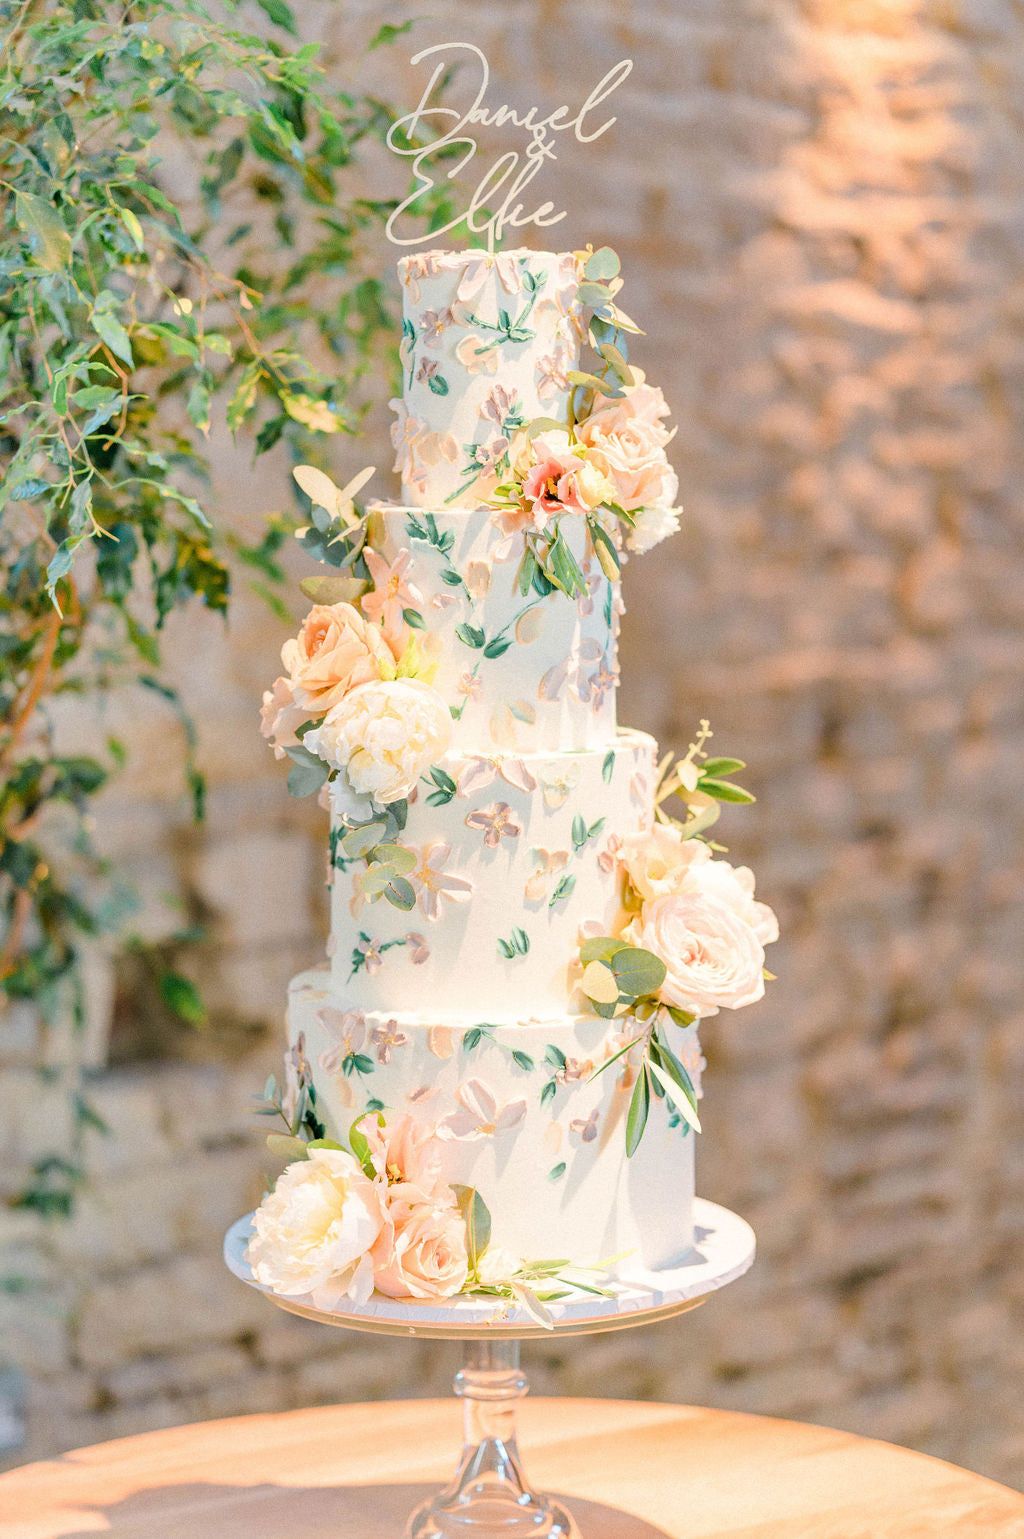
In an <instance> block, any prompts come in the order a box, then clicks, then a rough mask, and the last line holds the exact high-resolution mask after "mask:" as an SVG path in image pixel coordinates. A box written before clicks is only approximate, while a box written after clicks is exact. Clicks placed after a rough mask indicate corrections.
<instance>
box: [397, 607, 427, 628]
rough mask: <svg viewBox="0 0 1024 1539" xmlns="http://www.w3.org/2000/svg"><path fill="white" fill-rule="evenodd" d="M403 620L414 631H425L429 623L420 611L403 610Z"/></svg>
mask: <svg viewBox="0 0 1024 1539" xmlns="http://www.w3.org/2000/svg"><path fill="white" fill-rule="evenodd" d="M402 619H403V620H404V621H405V623H406V625H408V626H410V627H411V629H412V630H414V631H424V630H426V628H427V622H426V620H424V618H423V616H422V615H421V614H420V612H419V610H418V609H403V610H402Z"/></svg>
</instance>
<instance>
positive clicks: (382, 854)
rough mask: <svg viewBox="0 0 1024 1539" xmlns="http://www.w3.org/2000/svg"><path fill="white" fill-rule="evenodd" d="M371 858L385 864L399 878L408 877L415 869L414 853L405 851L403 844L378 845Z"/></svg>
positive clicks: (413, 851)
mask: <svg viewBox="0 0 1024 1539" xmlns="http://www.w3.org/2000/svg"><path fill="white" fill-rule="evenodd" d="M373 858H374V860H380V861H384V862H386V864H387V865H389V866H390V867H391V869H392V871H396V872H397V873H398V875H399V876H408V874H409V872H410V871H415V869H416V852H415V850H409V849H406V847H405V845H404V844H378V845H377V848H376V849H375V850H374V852H373Z"/></svg>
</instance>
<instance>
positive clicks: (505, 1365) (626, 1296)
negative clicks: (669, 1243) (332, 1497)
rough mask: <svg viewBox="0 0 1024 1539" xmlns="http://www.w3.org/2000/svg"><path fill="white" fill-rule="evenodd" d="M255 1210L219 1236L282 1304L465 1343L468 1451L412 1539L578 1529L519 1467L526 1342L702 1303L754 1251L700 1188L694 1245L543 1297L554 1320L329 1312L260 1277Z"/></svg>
mask: <svg viewBox="0 0 1024 1539" xmlns="http://www.w3.org/2000/svg"><path fill="white" fill-rule="evenodd" d="M251 1220H252V1215H251V1214H246V1216H245V1217H244V1218H240V1219H238V1220H237V1222H236V1223H234V1224H232V1226H231V1228H230V1229H229V1230H228V1232H227V1234H226V1235H225V1237H224V1260H225V1262H226V1263H227V1266H228V1268H229V1269H230V1270H231V1271H232V1272H233V1273H234V1274H235V1276H236V1277H239V1278H241V1280H242V1281H243V1282H244V1283H248V1285H249V1286H250V1287H251V1288H256V1289H257V1290H258V1291H259V1292H260V1293H263V1294H265V1296H266V1297H267V1298H268V1299H270V1300H271V1301H272V1302H273V1303H275V1304H277V1305H278V1306H279V1307H280V1308H282V1309H286V1310H288V1311H289V1313H291V1314H296V1315H303V1316H304V1317H305V1318H306V1319H307V1320H319V1321H321V1322H322V1323H323V1324H325V1325H341V1326H345V1327H347V1328H348V1329H349V1330H356V1331H370V1332H375V1333H377V1334H378V1335H382V1336H431V1337H435V1338H437V1339H438V1340H444V1341H463V1342H465V1344H466V1346H465V1353H464V1358H463V1364H462V1367H461V1368H460V1369H459V1371H458V1373H456V1375H455V1382H454V1389H455V1393H456V1395H458V1396H459V1397H460V1398H461V1400H462V1403H463V1411H464V1434H463V1445H462V1456H461V1458H460V1460H459V1465H458V1468H457V1470H456V1472H455V1475H454V1477H453V1478H452V1480H451V1482H450V1483H449V1484H448V1485H447V1486H445V1488H444V1489H443V1490H442V1491H439V1492H438V1494H437V1495H436V1496H435V1497H434V1498H433V1499H432V1500H431V1501H429V1502H426V1503H424V1504H423V1506H421V1507H418V1508H417V1509H416V1511H415V1512H414V1513H413V1515H412V1517H411V1518H410V1519H409V1522H408V1524H407V1526H406V1530H405V1539H497V1536H499V1535H500V1536H501V1539H527V1536H530V1539H580V1535H579V1530H578V1529H577V1527H576V1525H575V1524H574V1522H573V1520H572V1518H571V1517H570V1516H569V1514H568V1513H567V1512H566V1511H565V1509H564V1508H563V1507H561V1506H559V1505H558V1503H556V1502H553V1501H552V1500H551V1498H550V1497H546V1496H543V1495H541V1494H540V1493H539V1492H535V1491H533V1490H531V1488H530V1487H529V1485H528V1484H527V1481H526V1478H525V1476H524V1474H523V1469H522V1465H521V1463H520V1460H519V1450H518V1447H517V1445H516V1409H515V1408H516V1401H517V1400H520V1399H521V1398H522V1396H523V1395H525V1394H526V1392H527V1389H528V1384H527V1381H526V1378H525V1376H524V1375H523V1373H522V1372H521V1371H520V1367H519V1343H520V1341H521V1340H524V1339H525V1338H528V1337H536V1336H543V1337H550V1336H552V1335H564V1336H579V1335H587V1334H589V1333H592V1332H596V1331H620V1330H626V1329H628V1328H629V1327H631V1326H634V1325H648V1324H650V1323H651V1322H653V1321H655V1320H667V1319H668V1318H669V1316H671V1315H678V1314H682V1313H684V1311H686V1310H688V1309H696V1307H697V1305H698V1304H702V1303H703V1302H704V1300H705V1299H706V1298H707V1297H708V1296H709V1295H710V1294H712V1293H714V1292H715V1291H716V1290H717V1289H719V1288H724V1287H725V1285H726V1283H730V1282H734V1281H735V1279H736V1278H737V1277H742V1275H743V1273H744V1272H746V1271H747V1269H748V1268H749V1267H750V1265H751V1263H752V1262H753V1260H754V1243H755V1242H754V1231H753V1230H752V1229H751V1227H750V1225H749V1224H748V1223H746V1221H745V1220H744V1219H742V1218H740V1217H739V1216H738V1215H737V1214H735V1213H731V1212H730V1211H729V1209H728V1208H721V1207H719V1206H718V1204H717V1203H714V1202H705V1201H704V1200H703V1199H702V1198H699V1197H698V1198H697V1200H696V1202H695V1203H694V1246H693V1249H692V1250H691V1252H690V1253H689V1257H688V1259H687V1261H686V1262H685V1263H684V1264H683V1265H682V1266H679V1267H674V1268H672V1269H671V1270H666V1271H658V1272H645V1271H643V1270H641V1269H639V1268H638V1269H636V1270H629V1271H628V1272H625V1273H623V1269H622V1268H620V1275H619V1277H618V1279H617V1281H616V1284H615V1288H616V1295H615V1297H614V1298H599V1297H595V1296H594V1295H593V1294H589V1293H584V1292H583V1291H582V1290H578V1291H573V1292H572V1293H571V1295H570V1296H569V1297H568V1298H565V1299H560V1300H557V1301H554V1302H550V1303H548V1305H547V1308H548V1310H549V1311H550V1313H551V1315H552V1317H553V1320H554V1323H553V1325H552V1326H551V1327H550V1328H549V1327H547V1326H543V1325H540V1324H538V1323H537V1321H535V1320H534V1319H533V1318H532V1316H530V1315H529V1314H527V1312H526V1311H525V1310H524V1309H523V1308H522V1307H521V1306H519V1305H518V1304H516V1305H513V1304H506V1303H505V1302H504V1301H503V1300H499V1299H494V1298H474V1297H473V1296H472V1295H466V1296H460V1297H458V1298H455V1299H450V1300H448V1301H446V1302H445V1303H444V1304H428V1303H421V1302H420V1301H418V1300H414V1299H390V1298H385V1297H383V1296H382V1295H380V1294H375V1295H374V1296H373V1297H372V1298H371V1299H370V1300H369V1301H368V1302H367V1303H366V1304H360V1305H355V1304H353V1305H350V1306H348V1307H347V1308H345V1309H339V1310H331V1311H327V1310H322V1309H315V1308H314V1307H313V1306H312V1305H311V1304H310V1303H309V1302H308V1301H306V1300H304V1299H303V1298H301V1297H297V1298H285V1297H283V1296H282V1295H281V1294H278V1293H273V1292H271V1290H270V1289H269V1288H264V1287H262V1286H261V1285H260V1284H259V1283H258V1282H256V1280H255V1278H254V1277H253V1275H252V1271H251V1270H250V1267H249V1263H248V1262H247V1261H246V1259H245V1248H246V1245H247V1244H248V1242H249V1236H250V1234H251V1232H252V1223H251Z"/></svg>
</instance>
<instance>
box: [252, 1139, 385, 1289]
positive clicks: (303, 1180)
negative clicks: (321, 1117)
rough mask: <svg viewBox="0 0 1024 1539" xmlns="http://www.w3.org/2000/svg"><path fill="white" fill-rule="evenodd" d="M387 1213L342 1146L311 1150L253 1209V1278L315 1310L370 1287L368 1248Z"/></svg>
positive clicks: (370, 1263)
mask: <svg viewBox="0 0 1024 1539" xmlns="http://www.w3.org/2000/svg"><path fill="white" fill-rule="evenodd" d="M383 1224H384V1214H383V1212H382V1209H381V1202H380V1195H379V1192H378V1190H377V1187H376V1185H375V1184H374V1182H372V1181H371V1180H370V1179H369V1178H368V1177H367V1176H366V1175H365V1174H364V1172H363V1171H362V1170H361V1168H360V1166H359V1164H358V1163H357V1161H356V1160H355V1159H353V1157H352V1155H351V1154H348V1153H347V1152H346V1151H345V1150H343V1149H311V1150H310V1151H309V1157H308V1158H307V1159H305V1160H296V1161H295V1162H294V1164H291V1165H289V1166H287V1167H286V1169H285V1170H283V1171H282V1172H281V1175H280V1176H279V1177H278V1179H277V1184H276V1186H275V1187H274V1190H273V1191H272V1192H270V1193H269V1194H268V1195H267V1196H266V1197H264V1199H263V1201H262V1202H261V1203H260V1205H259V1207H258V1208H257V1209H256V1212H255V1213H254V1214H253V1235H252V1239H251V1240H250V1241H249V1246H248V1251H247V1256H248V1261H249V1265H250V1266H251V1267H252V1272H253V1276H254V1277H255V1279H256V1281H257V1282H258V1283H260V1284H262V1286H263V1287H265V1288H270V1289H271V1290H272V1291H273V1292H274V1293H279V1294H282V1295H284V1296H285V1297H287V1298H297V1297H302V1296H305V1295H308V1296H309V1298H310V1302H311V1303H312V1304H313V1307H314V1308H316V1309H324V1310H330V1309H337V1308H338V1307H339V1306H340V1304H341V1303H342V1301H343V1300H344V1299H352V1300H354V1302H356V1303H365V1302H366V1300H367V1299H368V1298H369V1296H370V1294H371V1293H372V1291H373V1264H372V1262H371V1261H370V1256H369V1252H370V1250H371V1248H372V1246H373V1244H374V1241H375V1240H376V1239H377V1237H378V1235H379V1234H380V1232H381V1229H382V1228H383Z"/></svg>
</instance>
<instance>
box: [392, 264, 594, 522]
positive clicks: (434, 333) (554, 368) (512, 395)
mask: <svg viewBox="0 0 1024 1539" xmlns="http://www.w3.org/2000/svg"><path fill="white" fill-rule="evenodd" d="M398 276H399V279H400V281H401V284H402V293H403V302H402V341H401V350H400V351H401V360H402V396H401V399H399V400H395V401H393V402H392V403H391V404H392V406H393V408H394V410H395V412H396V414H397V421H396V422H395V424H394V427H393V429H392V436H393V438H394V443H395V450H396V463H395V470H396V472H397V473H398V474H399V475H400V476H401V478H402V500H403V502H405V503H408V504H410V505H412V506H414V507H420V508H433V509H435V510H441V509H443V508H451V507H461V508H471V507H479V506H480V505H481V503H482V502H483V501H485V500H486V498H487V496H488V495H489V493H490V492H491V491H492V490H493V488H494V487H495V485H497V484H498V482H499V480H500V479H501V477H502V475H503V474H504V473H505V472H506V471H507V469H508V461H507V458H505V456H506V451H507V449H508V445H509V441H510V439H511V438H512V435H513V434H514V433H515V431H516V429H517V428H520V427H522V426H523V425H524V424H525V423H527V422H529V421H531V420H532V419H533V418H536V417H552V418H555V419H557V420H558V421H561V422H564V421H565V420H566V418H567V415H568V401H569V394H570V390H571V388H572V387H571V386H570V384H569V382H568V380H567V378H566V375H567V372H568V371H569V370H570V369H577V368H578V367H579V352H580V341H581V337H582V320H581V310H580V306H579V304H578V303H577V300H576V290H577V288H578V286H579V282H580V270H579V264H578V262H577V260H576V258H575V256H573V254H572V253H571V252H566V253H562V254H556V253H554V252H550V251H526V250H522V251H506V252H501V253H499V254H498V255H496V256H488V255H487V254H486V252H481V251H423V252H417V253H416V254H415V255H413V256H407V257H403V258H402V260H401V261H400V262H399V263H398Z"/></svg>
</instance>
